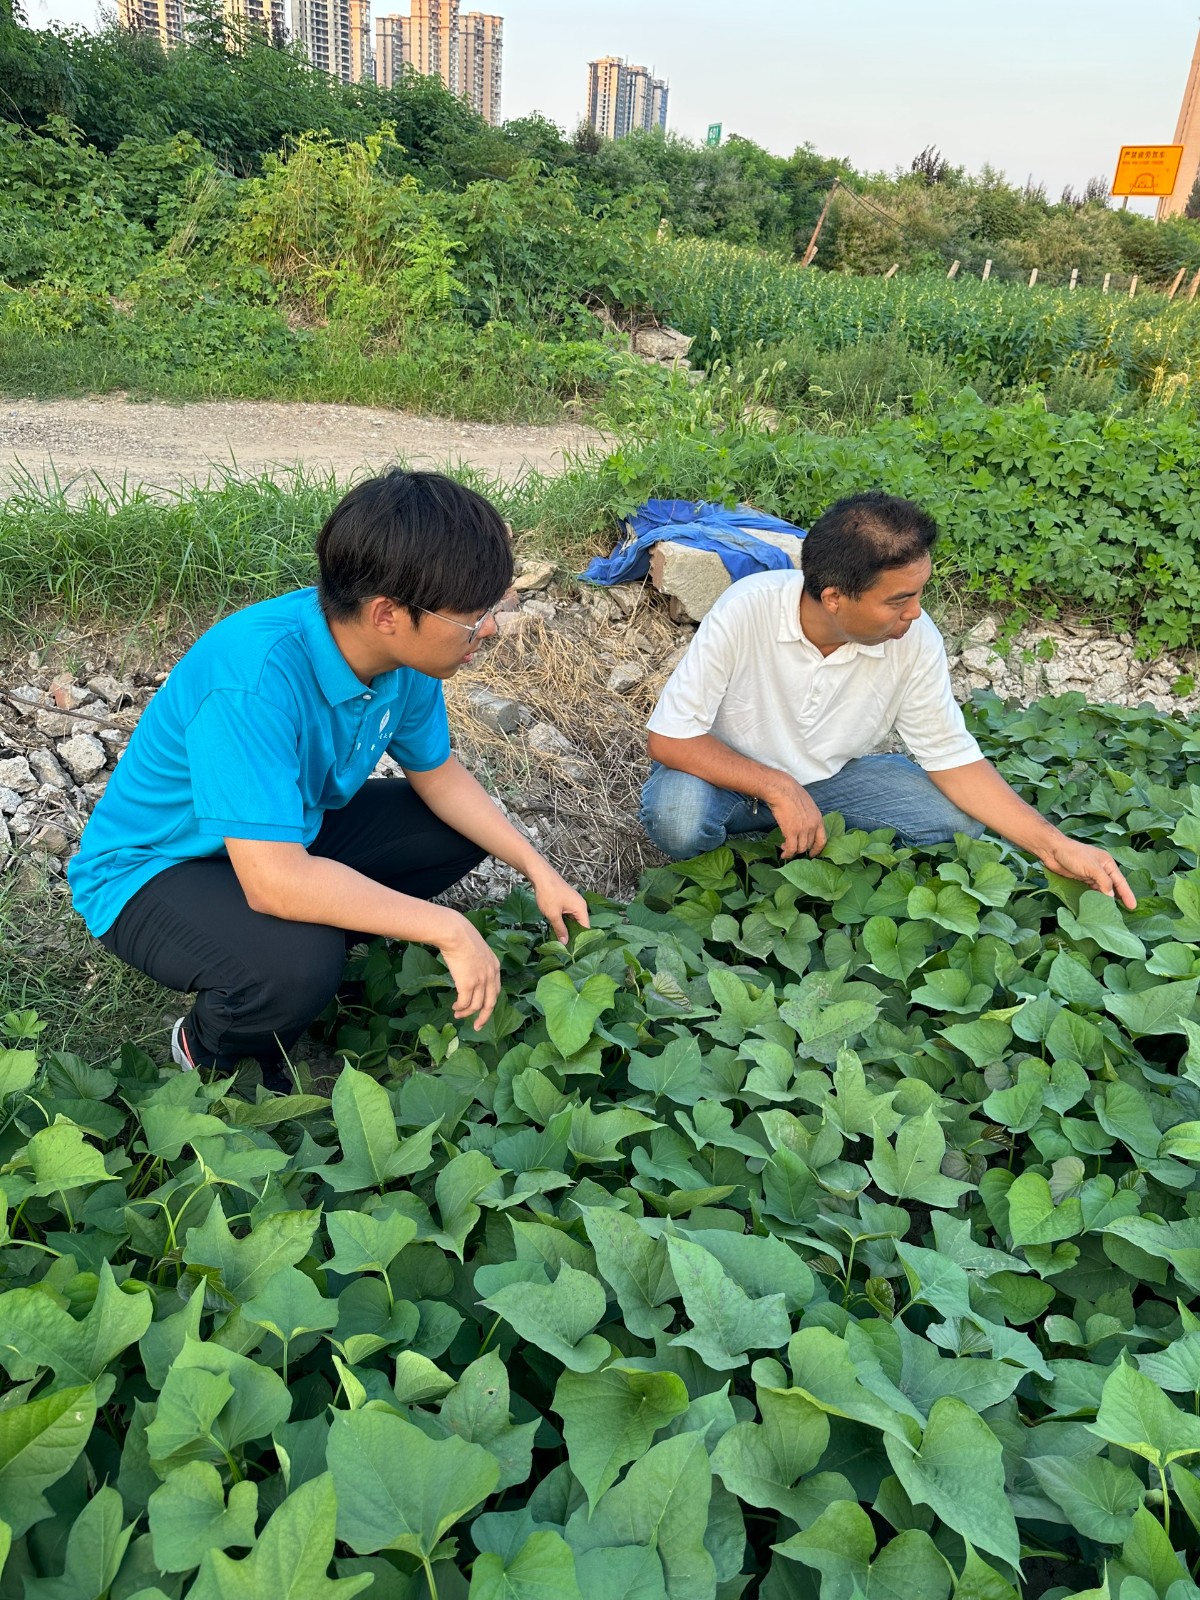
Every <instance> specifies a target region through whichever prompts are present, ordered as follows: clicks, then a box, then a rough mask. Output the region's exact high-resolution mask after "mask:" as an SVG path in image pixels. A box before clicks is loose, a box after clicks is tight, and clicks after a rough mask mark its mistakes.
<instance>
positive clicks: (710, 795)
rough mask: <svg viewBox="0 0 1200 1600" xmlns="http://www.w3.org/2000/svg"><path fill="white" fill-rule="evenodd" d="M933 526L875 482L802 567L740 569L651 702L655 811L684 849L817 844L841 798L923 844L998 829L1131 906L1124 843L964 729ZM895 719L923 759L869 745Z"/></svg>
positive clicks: (822, 523)
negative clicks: (1064, 815) (1029, 789)
mask: <svg viewBox="0 0 1200 1600" xmlns="http://www.w3.org/2000/svg"><path fill="white" fill-rule="evenodd" d="M936 538H937V525H936V523H935V522H934V520H933V518H932V517H931V516H929V515H928V513H927V512H925V511H922V510H921V508H920V507H919V506H917V505H914V504H913V503H912V501H910V500H899V499H897V498H895V497H894V496H892V495H887V494H884V493H883V492H882V491H879V490H872V491H870V492H869V493H866V494H858V495H853V496H851V498H849V499H848V500H839V501H838V502H837V504H836V505H833V506H831V507H830V508H829V510H828V511H826V512H825V513H824V515H823V516H821V517H820V518H819V519H818V520H817V521H816V522H815V523H814V524H813V526H812V527H811V528H810V529H809V532H808V535H807V537H806V538H805V540H804V547H803V554H802V557H801V563H802V571H801V572H764V573H759V574H756V575H755V576H754V577H750V578H743V579H741V581H740V582H738V583H735V584H732V585H731V586H730V587H729V588H728V589H727V590H726V591H725V593H724V594H723V595H722V596H721V597H720V599H719V600H718V601H717V602H716V604H715V605H714V606H713V608H712V610H711V611H710V612H709V613H708V615H707V616H706V617H705V618H704V621H703V622H702V623H701V624H700V628H699V631H698V632H697V634H696V637H695V639H694V640H693V641H692V644H691V647H690V648H689V650H688V652H687V654H686V655H685V656H684V658H683V660H682V661H681V662H680V663H679V665H678V666H677V667H676V669H675V671H674V672H673V673H672V674H671V677H670V679H669V680H668V682H667V685H666V687H665V688H664V690H663V692H662V695H661V697H660V698H659V702H658V704H657V706H656V707H655V708H654V713H653V715H652V716H651V718H650V723H649V727H650V737H649V753H650V756H651V759H652V761H653V763H654V764H653V766H652V769H651V772H650V776H649V778H648V779H647V781H646V786H645V788H644V790H643V792H642V812H641V817H642V826H643V827H644V828H645V830H646V832H647V833H648V834H649V836H650V838H651V840H652V841H653V842H654V844H656V845H657V846H658V847H659V849H661V850H662V851H664V852H665V853H666V854H667V855H669V856H672V857H674V858H675V859H676V860H680V859H683V858H684V857H687V856H692V855H697V854H699V853H700V852H701V851H704V850H712V849H715V848H716V847H717V846H718V845H720V844H723V843H724V841H725V839H726V838H727V837H728V836H729V835H731V834H732V835H736V834H745V833H763V832H766V831H768V830H770V829H771V828H775V827H778V828H779V830H780V831H781V833H782V834H783V846H782V852H781V853H782V855H783V857H784V858H785V859H787V858H788V857H790V856H794V855H818V854H819V853H820V851H821V850H822V849H823V848H824V845H825V827H824V824H823V822H822V820H821V815H822V813H823V812H825V813H828V812H831V811H838V812H840V813H841V814H842V816H843V817H844V818H845V820H846V825H847V827H850V828H866V829H868V830H870V829H872V828H894V829H895V830H896V834H897V837H898V838H899V839H900V840H901V841H902V842H903V843H905V844H913V845H922V844H937V843H940V842H942V841H944V840H948V839H951V838H953V837H954V835H955V834H956V833H967V834H971V835H973V836H978V835H979V834H981V833H982V832H983V830H984V829H985V828H990V829H991V830H992V831H993V832H994V833H998V834H1000V835H1002V837H1004V838H1005V839H1008V840H1010V841H1011V842H1012V843H1013V844H1015V845H1018V846H1019V847H1020V848H1021V849H1023V850H1028V851H1030V852H1031V853H1032V854H1033V855H1035V856H1037V857H1038V859H1039V860H1041V861H1042V862H1043V864H1044V865H1045V866H1046V867H1047V868H1049V869H1050V870H1051V871H1053V872H1056V873H1058V874H1059V875H1060V876H1062V877H1064V878H1076V879H1078V880H1080V881H1081V882H1084V883H1086V884H1088V885H1089V887H1091V888H1094V889H1099V890H1102V891H1103V893H1105V894H1108V895H1112V894H1117V895H1119V896H1120V898H1121V900H1122V901H1123V902H1124V903H1125V904H1126V905H1127V906H1132V905H1133V904H1134V898H1133V895H1132V894H1131V892H1130V889H1129V885H1128V884H1127V883H1126V882H1125V879H1124V878H1123V877H1122V875H1121V872H1120V869H1119V868H1118V867H1117V864H1116V862H1115V861H1114V860H1113V859H1112V857H1111V856H1110V855H1108V854H1107V853H1106V852H1105V851H1103V850H1099V849H1097V848H1096V847H1095V846H1094V845H1089V844H1082V843H1080V842H1079V841H1078V840H1074V839H1069V838H1068V837H1067V836H1066V835H1065V834H1064V833H1062V832H1061V831H1060V830H1059V829H1058V828H1056V827H1054V826H1053V824H1052V823H1050V822H1047V821H1046V819H1045V818H1044V817H1042V816H1040V815H1039V813H1038V812H1036V811H1035V810H1034V809H1033V807H1032V806H1028V805H1026V803H1025V802H1024V800H1022V799H1021V798H1020V796H1019V795H1018V794H1016V793H1015V791H1014V790H1013V789H1011V788H1010V787H1009V785H1008V784H1007V783H1006V782H1005V781H1004V779H1003V778H1002V777H1001V776H1000V774H999V773H998V772H997V771H996V769H995V767H993V766H992V764H991V763H990V762H989V761H986V760H984V758H983V756H982V755H981V753H980V750H979V746H978V745H977V744H976V743H975V740H974V739H973V738H972V737H971V735H970V734H969V733H968V732H967V727H966V724H965V722H964V721H963V715H962V711H961V710H960V708H959V706H958V705H957V703H956V702H955V699H954V695H953V692H952V690H951V687H950V673H949V669H948V667H947V665H946V650H945V646H944V645H943V643H942V637H941V635H940V634H939V632H938V630H937V628H936V627H935V626H934V624H933V623H932V622H931V621H930V619H929V618H928V617H927V616H926V615H925V613H924V612H923V611H922V610H921V593H922V591H923V589H924V587H925V585H926V584H927V583H928V581H929V577H930V573H931V571H932V562H931V559H930V551H931V549H932V548H933V544H934V541H935V540H936ZM893 731H895V732H896V733H898V734H899V735H900V737H901V739H902V740H903V742H904V744H905V746H906V747H907V749H908V750H909V752H910V753H911V756H912V760H909V759H908V758H907V757H906V756H902V755H873V754H871V752H872V751H873V750H874V749H876V747H877V746H878V744H879V743H880V741H881V739H882V738H883V737H884V736H885V735H887V734H889V733H891V732H893Z"/></svg>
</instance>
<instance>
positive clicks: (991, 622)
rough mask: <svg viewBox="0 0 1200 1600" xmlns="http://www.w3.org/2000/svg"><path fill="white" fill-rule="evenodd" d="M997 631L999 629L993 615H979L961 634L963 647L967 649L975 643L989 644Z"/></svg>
mask: <svg viewBox="0 0 1200 1600" xmlns="http://www.w3.org/2000/svg"><path fill="white" fill-rule="evenodd" d="M999 632H1000V629H999V628H998V627H997V626H996V619H995V617H980V619H979V621H978V622H976V623H974V624H973V625H972V626H971V627H970V628H968V629H967V631H966V633H964V634H963V638H962V644H963V649H964V650H967V649H969V648H970V646H971V645H976V644H991V643H992V641H993V640H994V639H995V638H996V635H997V634H998V633H999Z"/></svg>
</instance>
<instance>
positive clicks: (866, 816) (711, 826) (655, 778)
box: [640, 755, 983, 861]
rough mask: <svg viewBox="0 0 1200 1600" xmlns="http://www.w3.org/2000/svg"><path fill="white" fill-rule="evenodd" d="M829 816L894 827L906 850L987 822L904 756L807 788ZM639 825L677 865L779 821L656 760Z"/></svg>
mask: <svg viewBox="0 0 1200 1600" xmlns="http://www.w3.org/2000/svg"><path fill="white" fill-rule="evenodd" d="M804 787H805V788H806V789H807V790H808V793H809V794H810V795H811V796H812V798H813V801H814V803H815V804H816V805H817V807H818V808H819V809H820V811H821V813H822V814H823V815H824V814H826V813H828V812H830V811H839V812H841V814H842V816H843V817H844V818H845V819H846V826H847V828H865V829H866V831H867V832H868V833H870V832H871V830H872V829H874V828H894V829H895V830H896V837H897V839H898V841H899V842H900V843H901V844H911V845H921V844H943V843H945V842H946V841H947V840H949V839H953V837H954V835H955V834H956V833H966V834H969V835H970V836H971V838H973V839H978V837H979V835H980V834H981V833H982V832H983V824H982V823H981V822H976V821H975V819H974V818H973V817H969V816H967V814H966V812H965V811H960V810H959V809H958V807H957V806H956V805H954V804H953V802H952V801H950V800H947V798H946V796H945V795H944V794H943V793H942V792H941V790H940V789H938V788H935V786H934V785H933V784H932V783H931V782H930V781H929V778H928V777H927V776H926V774H925V773H924V772H922V770H921V768H920V767H918V766H915V765H914V764H913V762H911V761H910V760H909V759H908V757H907V756H900V755H880V756H860V757H859V758H858V759H857V760H856V761H848V762H847V763H846V765H845V766H844V767H843V768H842V770H841V771H840V772H835V773H834V775H833V777H832V778H822V779H820V780H819V781H818V782H816V783H807V784H805V786H804ZM640 814H641V822H642V827H643V828H644V829H645V830H646V833H647V834H648V835H649V837H650V841H651V843H652V844H655V845H657V846H658V848H659V849H660V850H661V851H662V852H663V853H664V854H665V855H668V856H670V857H671V858H672V859H673V860H675V861H683V860H686V859H687V858H688V857H690V856H698V855H700V854H702V853H703V852H704V851H705V850H715V849H716V848H717V846H718V845H722V844H724V843H725V840H726V838H728V837H729V835H730V834H745V833H769V832H770V831H771V829H772V828H773V827H774V826H775V818H774V817H773V816H772V815H771V813H770V811H769V810H768V808H767V807H766V806H765V805H763V803H762V802H761V801H755V800H750V799H748V798H747V797H746V796H745V795H744V794H737V793H736V792H735V791H734V790H732V789H718V788H716V787H715V786H714V785H713V784H711V783H705V781H704V779H703V778H697V777H694V776H693V775H692V774H691V773H690V772H677V771H676V770H675V769H674V768H673V767H664V766H661V765H660V764H659V763H658V762H657V761H656V762H654V763H653V764H652V766H651V768H650V776H649V777H648V778H647V779H646V783H645V787H644V788H643V789H642V806H641V813H640Z"/></svg>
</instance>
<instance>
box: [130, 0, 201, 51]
mask: <svg viewBox="0 0 1200 1600" xmlns="http://www.w3.org/2000/svg"><path fill="white" fill-rule="evenodd" d="M117 15H118V16H119V17H120V19H121V26H122V27H123V28H128V29H129V30H130V32H131V33H153V34H154V35H156V37H157V38H158V41H159V43H160V44H162V45H163V46H167V45H172V44H182V43H183V37H184V31H183V30H184V25H185V20H186V19H185V17H184V13H183V0H118V4H117Z"/></svg>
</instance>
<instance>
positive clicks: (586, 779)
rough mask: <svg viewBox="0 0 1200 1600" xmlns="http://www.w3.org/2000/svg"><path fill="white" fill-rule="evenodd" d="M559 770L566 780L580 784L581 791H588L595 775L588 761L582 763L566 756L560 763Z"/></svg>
mask: <svg viewBox="0 0 1200 1600" xmlns="http://www.w3.org/2000/svg"><path fill="white" fill-rule="evenodd" d="M558 770H559V772H561V773H562V775H563V777H564V778H567V779H569V780H570V782H571V783H575V784H578V785H579V787H580V788H581V789H586V788H588V787H589V785H590V784H591V782H592V780H593V777H594V774H593V772H592V769H591V767H589V766H588V764H587V762H586V761H580V760H578V759H577V758H575V757H572V756H565V757H563V758H561V759H560V760H559V762H558Z"/></svg>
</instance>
